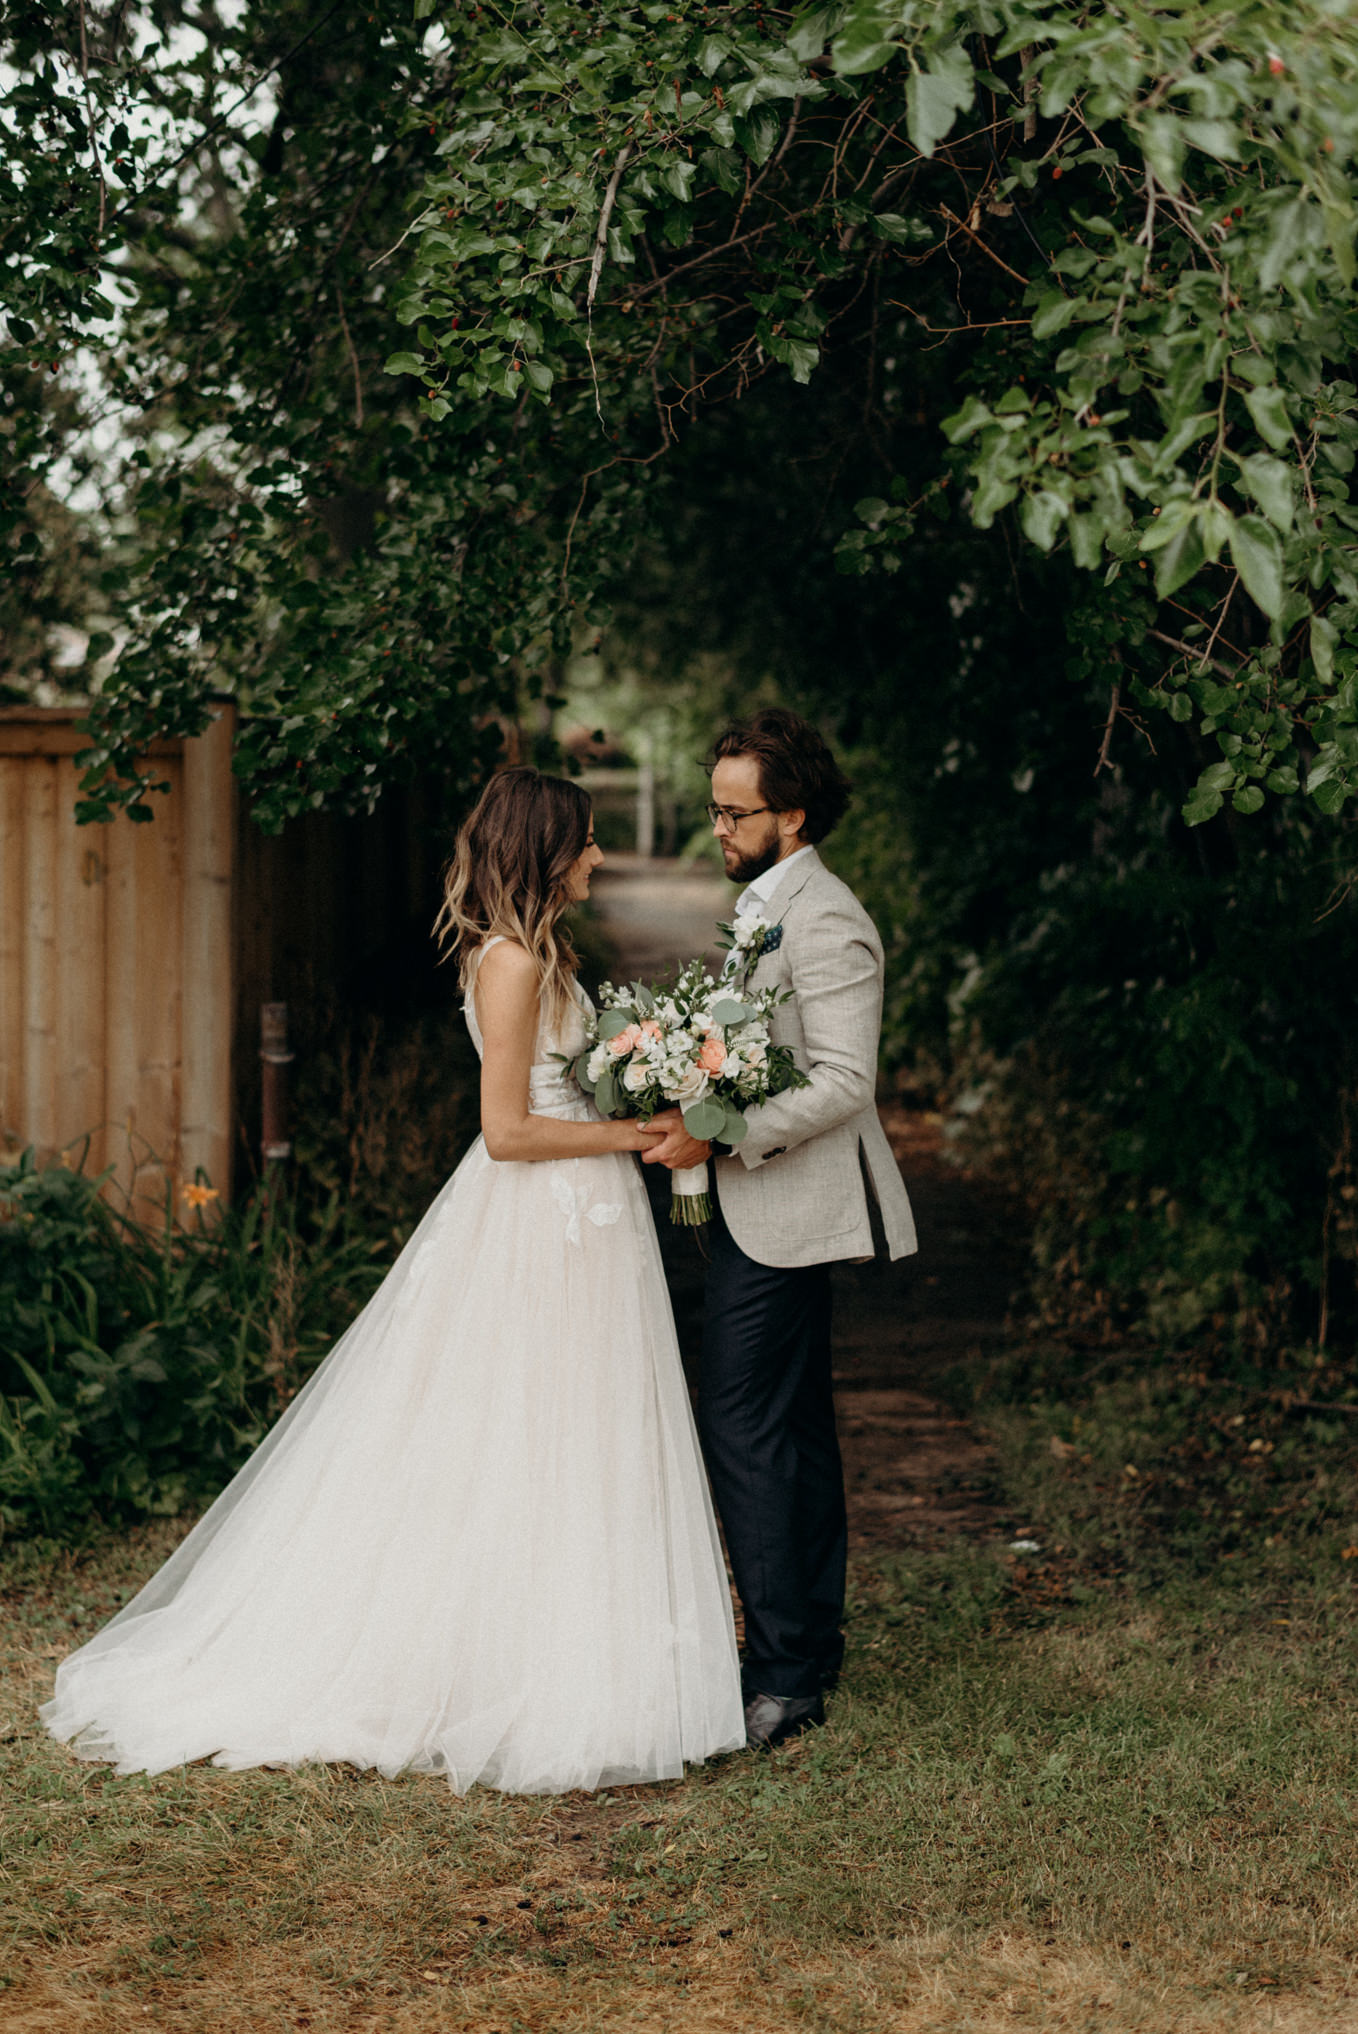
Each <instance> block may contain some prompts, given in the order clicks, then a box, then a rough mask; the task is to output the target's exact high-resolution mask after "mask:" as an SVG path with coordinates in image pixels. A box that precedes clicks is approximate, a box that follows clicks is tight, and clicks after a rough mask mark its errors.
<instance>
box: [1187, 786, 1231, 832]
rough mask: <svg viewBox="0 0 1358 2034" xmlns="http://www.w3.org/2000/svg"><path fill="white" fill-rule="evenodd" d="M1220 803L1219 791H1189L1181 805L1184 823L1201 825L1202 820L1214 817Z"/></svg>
mask: <svg viewBox="0 0 1358 2034" xmlns="http://www.w3.org/2000/svg"><path fill="white" fill-rule="evenodd" d="M1221 804H1222V800H1221V793H1220V792H1219V791H1203V790H1195V791H1190V793H1189V795H1188V797H1187V798H1186V799H1185V801H1184V804H1183V807H1182V811H1183V821H1184V825H1185V826H1201V825H1202V823H1203V821H1204V820H1207V819H1213V818H1215V816H1216V814H1217V813H1218V812H1220V810H1221Z"/></svg>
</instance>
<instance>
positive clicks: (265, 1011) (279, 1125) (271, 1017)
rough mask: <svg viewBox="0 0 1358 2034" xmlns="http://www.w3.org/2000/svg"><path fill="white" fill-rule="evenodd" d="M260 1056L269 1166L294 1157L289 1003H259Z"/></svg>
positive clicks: (263, 1129) (263, 1145)
mask: <svg viewBox="0 0 1358 2034" xmlns="http://www.w3.org/2000/svg"><path fill="white" fill-rule="evenodd" d="M259 1057H260V1061H261V1063H262V1073H261V1090H262V1093H261V1108H260V1116H261V1118H262V1121H261V1125H260V1128H261V1133H262V1134H261V1137H260V1147H261V1151H262V1154H263V1158H264V1164H265V1166H266V1168H267V1167H268V1166H270V1165H274V1164H277V1163H278V1162H279V1161H281V1160H282V1159H285V1158H291V1156H292V1144H291V1141H290V1140H289V1138H288V1135H287V1129H288V1071H287V1070H288V1066H289V1064H290V1062H291V1060H292V1058H293V1054H292V1053H290V1052H289V1051H288V1006H287V1004H286V1003H261V1004H260V1006H259Z"/></svg>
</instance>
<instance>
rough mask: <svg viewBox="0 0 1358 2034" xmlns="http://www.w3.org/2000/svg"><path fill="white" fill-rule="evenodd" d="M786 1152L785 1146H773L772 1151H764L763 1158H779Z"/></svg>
mask: <svg viewBox="0 0 1358 2034" xmlns="http://www.w3.org/2000/svg"><path fill="white" fill-rule="evenodd" d="M786 1150H787V1146H786V1144H775V1145H774V1147H773V1149H772V1151H766V1152H765V1153H764V1156H765V1158H781V1157H782V1155H783V1153H784V1152H785V1151H786Z"/></svg>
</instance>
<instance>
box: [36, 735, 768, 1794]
mask: <svg viewBox="0 0 1358 2034" xmlns="http://www.w3.org/2000/svg"><path fill="white" fill-rule="evenodd" d="M602 859H603V857H602V855H601V853H600V851H599V849H598V848H597V847H596V846H595V845H594V836H593V832H592V829H591V824H590V808H589V802H588V800H587V798H586V796H585V794H584V792H583V791H582V790H581V789H580V788H579V786H578V785H575V784H572V783H570V782H568V781H566V780H564V779H561V778H555V777H546V776H542V775H540V774H539V773H538V772H537V771H536V770H530V769H508V770H504V771H502V772H501V773H500V774H499V775H498V776H496V777H494V778H493V779H492V780H491V782H490V785H489V786H488V788H487V790H486V792H485V794H484V796H483V797H482V799H481V801H480V803H479V804H478V806H477V807H476V810H475V811H474V812H473V813H472V815H471V817H470V819H469V820H468V821H467V823H466V825H465V826H464V827H463V829H462V832H461V834H460V835H459V837H458V842H457V849H456V853H455V856H454V860H453V863H452V865H451V868H450V871H449V875H448V882H447V891H446V896H445V900H444V905H443V909H442V912H441V913H440V917H439V926H438V928H437V929H438V930H439V931H441V933H442V934H443V936H444V937H445V938H446V939H448V940H449V941H450V942H451V943H452V944H453V945H454V947H455V949H456V951H457V954H458V957H459V961H460V966H461V975H462V984H463V990H464V994H465V998H466V1017H467V1023H468V1026H469V1028H470V1030H471V1034H472V1038H473V1040H474V1041H475V1043H476V1047H477V1050H478V1052H479V1053H480V1055H481V1062H482V1065H481V1125H482V1132H483V1135H482V1136H481V1137H479V1138H478V1139H477V1141H476V1143H475V1144H474V1145H473V1146H472V1148H471V1150H470V1151H469V1152H468V1154H467V1156H466V1157H465V1158H464V1159H463V1161H462V1163H461V1165H460V1166H459V1167H458V1169H457V1171H456V1172H455V1173H454V1174H453V1177H452V1178H451V1180H449V1182H448V1184H447V1186H446V1187H444V1189H443V1190H442V1192H441V1193H440V1194H439V1196H438V1198H437V1199H436V1200H435V1202H434V1204H433V1206H432V1207H431V1208H430V1210H429V1212H428V1214H427V1215H426V1216H425V1217H424V1220H423V1221H422V1222H421V1224H420V1226H419V1228H418V1229H417V1230H416V1231H415V1233H414V1235H413V1236H412V1237H411V1239H410V1241H409V1243H408V1244H407V1245H406V1248H405V1249H404V1251H403V1252H402V1253H401V1256H400V1257H399V1258H398V1260H397V1262H396V1263H395V1265H394V1266H393V1267H392V1269H391V1271H390V1273H389V1274H388V1276H387V1278H386V1280H385V1281H384V1283H383V1284H382V1286H381V1287H380V1289H379V1290H378V1292H377V1293H376V1294H375V1295H374V1296H373V1298H372V1300H371V1301H370V1302H369V1303H368V1305H367V1306H366V1307H365V1309H364V1310H363V1312H362V1313H361V1314H360V1315H359V1317H358V1319H357V1320H356V1321H355V1322H354V1323H353V1325H352V1326H351V1327H350V1328H349V1329H348V1330H347V1332H346V1333H345V1334H344V1335H343V1336H342V1337H341V1339H340V1340H339V1342H338V1343H337V1344H336V1345H335V1347H334V1349H333V1350H332V1351H331V1352H330V1354H329V1355H328V1356H327V1357H326V1359H325V1361H324V1363H322V1365H321V1366H320V1368H319V1369H318V1370H317V1372H316V1373H315V1375H314V1376H313V1377H312V1378H311V1380H310V1382H309V1383H308V1384H307V1385H306V1386H305V1388H304V1389H303V1390H302V1391H301V1392H300V1393H299V1394H298V1396H297V1398H296V1399H294V1401H293V1403H292V1404H291V1405H290V1406H289V1408H288V1410H287V1411H286V1412H285V1413H284V1415H283V1417H282V1418H281V1419H280V1420H279V1421H278V1424H277V1425H276V1426H275V1427H274V1429H273V1431H272V1432H271V1433H270V1434H269V1435H268V1437H267V1438H266V1439H265V1440H264V1442H263V1443H262V1444H261V1446H260V1447H259V1448H258V1450H257V1451H256V1452H255V1454H254V1455H253V1456H252V1457H251V1459H250V1461H249V1462H247V1463H246V1465H245V1467H244V1468H243V1469H242V1470H241V1471H240V1473H239V1475H238V1476H236V1477H235V1479H234V1480H233V1481H232V1482H231V1483H230V1484H229V1485H228V1486H227V1488H226V1489H225V1490H224V1491H223V1492H222V1494H221V1496H220V1497H219V1498H218V1499H217V1501H216V1503H215V1504H213V1506H212V1507H211V1509H210V1510H209V1511H208V1512H207V1513H206V1514H205V1516H204V1517H203V1518H202V1519H201V1520H200V1522H199V1523H198V1524H197V1525H196V1526H195V1527H194V1529H193V1531H192V1532H190V1534H189V1535H188V1537H187V1539H185V1540H184V1542H183V1544H182V1545H181V1546H180V1547H179V1548H178V1550H177V1551H176V1552H175V1553H174V1554H173V1555H172V1556H171V1558H170V1559H169V1560H168V1561H167V1562H166V1564H165V1566H164V1567H163V1568H162V1569H161V1570H160V1572H159V1573H158V1574H157V1575H156V1576H155V1577H154V1578H153V1579H152V1580H151V1581H150V1582H149V1583H148V1584H147V1586H146V1587H145V1588H144V1589H143V1590H142V1591H141V1593H140V1595H138V1596H137V1597H135V1598H134V1599H133V1601H132V1602H131V1603H129V1604H128V1605H127V1606H126V1608H125V1609H123V1610H122V1611H120V1612H119V1613H118V1615H117V1616H116V1617H115V1618H114V1619H113V1620H112V1622H111V1623H110V1624H108V1625H107V1626H105V1628H104V1629H103V1630H102V1631H101V1632H100V1633H99V1634H98V1635H97V1636H96V1637H95V1638H93V1639H91V1640H90V1642H89V1643H88V1644H87V1645H84V1646H82V1647H81V1648H80V1650H79V1651H78V1652H76V1653H73V1654H72V1655H71V1657H70V1658H69V1659H67V1660H65V1661H64V1662H63V1663H62V1665H61V1667H60V1668H59V1670H58V1672H57V1678H56V1690H55V1693H54V1696H53V1699H52V1700H51V1701H50V1702H49V1703H47V1704H46V1705H45V1707H44V1708H43V1711H42V1716H43V1721H44V1722H45V1723H46V1725H47V1728H48V1729H49V1730H50V1731H51V1732H52V1734H53V1736H55V1737H57V1738H59V1739H61V1740H63V1741H65V1742H69V1743H70V1744H71V1745H72V1746H73V1748H74V1749H75V1751H76V1752H78V1753H79V1755H80V1756H81V1757H83V1758H90V1759H103V1760H109V1761H112V1762H114V1763H116V1765H117V1767H118V1770H119V1771H120V1772H125V1773H126V1772H136V1771H146V1772H160V1771H163V1770H165V1768H167V1767H170V1766H177V1765H180V1764H183V1763H185V1762H186V1761H188V1760H193V1759H204V1758H209V1759H211V1760H212V1761H213V1763H214V1764H216V1765H219V1766H227V1767H245V1766H259V1765H283V1766H291V1765H297V1764H300V1763H302V1762H303V1761H306V1760H345V1761H347V1762H348V1763H350V1764H352V1765H355V1766H364V1767H376V1768H377V1770H378V1771H379V1772H381V1773H384V1774H386V1775H388V1776H391V1775H394V1774H396V1773H399V1772H410V1771H413V1772H431V1773H433V1772H436V1773H443V1774H445V1775H446V1777H447V1779H448V1781H449V1784H450V1785H451V1786H452V1787H453V1788H454V1790H455V1791H456V1792H458V1793H463V1792H465V1790H466V1789H467V1788H468V1787H470V1786H471V1785H472V1784H473V1782H475V1781H480V1782H482V1783H483V1784H485V1785H487V1786H493V1787H500V1788H503V1789H505V1790H507V1791H509V1792H512V1793H558V1792H565V1791H566V1790H567V1789H569V1788H573V1787H586V1788H589V1787H599V1786H610V1785H618V1784H625V1783H627V1782H632V1781H644V1780H659V1779H670V1778H674V1777H676V1776H678V1775H679V1774H680V1773H682V1771H683V1767H684V1762H685V1761H686V1760H700V1759H704V1758H707V1757H710V1756H711V1755H713V1754H715V1753H718V1752H723V1751H730V1750H732V1749H734V1748H735V1747H736V1746H738V1745H742V1744H743V1743H744V1741H745V1727H744V1719H743V1710H742V1705H741V1695H740V1678H739V1670H738V1667H737V1662H736V1647H735V1636H734V1631H733V1628H732V1621H731V1606H730V1597H729V1594H728V1591H727V1586H726V1576H725V1569H724V1567H723V1564H722V1559H721V1553H720V1549H719V1546H718V1542H717V1536H716V1530H715V1526H714V1524H713V1516H712V1507H711V1502H710V1499H709V1497H708V1491H707V1484H706V1480H705V1478H704V1474H703V1470H702V1466H701V1462H700V1459H699V1455H698V1448H697V1442H696V1439H695V1435H694V1428H693V1420H692V1415H691V1413H690V1409H689V1402H688V1395H687V1392H686V1390H685V1386H684V1380H683V1374H682V1372H681V1370H680V1365H679V1353H678V1347H677V1344H676V1341H675V1335H674V1325H673V1319H672V1316H671V1313H670V1307H669V1300H668V1296H667V1293H666V1290H665V1286H664V1282H663V1277H662V1272H661V1267H660V1257H659V1251H658V1248H657V1244H656V1240H655V1234H654V1231H653V1228H652V1225H651V1217H650V1212H649V1209H648V1206H647V1201H646V1195H645V1192H644V1190H643V1187H642V1184H641V1181H640V1178H639V1177H638V1174H637V1169H636V1166H635V1163H634V1161H633V1159H632V1157H631V1156H630V1154H631V1153H633V1152H635V1151H639V1150H641V1149H643V1148H645V1147H646V1146H647V1144H648V1143H649V1142H650V1141H652V1133H649V1132H647V1131H645V1130H642V1129H641V1128H640V1127H639V1126H638V1125H637V1124H635V1123H631V1122H605V1121H602V1120H600V1118H599V1117H598V1116H597V1115H596V1113H595V1111H594V1109H593V1107H592V1105H591V1104H590V1103H589V1102H588V1101H586V1099H585V1098H584V1096H583V1095H582V1094H581V1092H580V1090H579V1089H578V1087H577V1086H576V1085H575V1082H574V1080H573V1079H572V1077H571V1075H570V1073H569V1071H568V1065H567V1063H563V1061H562V1060H561V1059H559V1058H558V1057H557V1056H556V1055H558V1054H566V1055H569V1056H570V1058H571V1059H573V1058H574V1056H575V1055H576V1054H577V1053H578V1052H579V1051H580V1049H581V1048H582V1046H583V1043H584V1039H583V1029H582V1023H581V1009H582V1004H583V1001H584V998H583V992H582V991H581V990H580V989H579V987H578V985H577V983H576V980H575V966H576V963H575V957H574V954H573V953H572V950H571V947H570V944H569V941H568V939H567V938H566V936H565V933H564V929H563V927H562V923H561V920H562V914H563V913H564V912H565V911H566V909H567V908H568V906H569V905H570V904H572V903H578V902H580V901H581V900H582V899H583V898H584V897H586V896H587V895H588V891H589V880H590V876H591V874H592V873H593V870H594V869H595V868H596V867H597V866H598V864H599V862H600V861H601V860H602Z"/></svg>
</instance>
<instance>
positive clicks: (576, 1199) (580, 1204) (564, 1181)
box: [552, 1159, 622, 1245]
mask: <svg viewBox="0 0 1358 2034" xmlns="http://www.w3.org/2000/svg"><path fill="white" fill-rule="evenodd" d="M579 1162H580V1161H579V1160H578V1159H576V1160H574V1161H572V1164H573V1165H575V1166H578V1164H579ZM552 1199H553V1200H554V1201H555V1202H556V1204H557V1206H558V1208H560V1210H561V1212H562V1214H563V1215H564V1216H565V1217H566V1241H567V1242H568V1243H575V1244H577V1245H578V1244H579V1241H580V1220H581V1217H582V1216H583V1217H584V1219H585V1221H587V1222H592V1223H593V1224H594V1227H595V1228H596V1229H608V1228H611V1227H612V1225H613V1223H614V1222H617V1221H620V1220H621V1218H622V1202H621V1201H593V1202H591V1200H590V1194H589V1188H588V1187H587V1186H574V1185H572V1183H571V1181H570V1180H569V1179H568V1178H567V1177H566V1174H565V1172H564V1170H560V1171H554V1174H553V1178H552Z"/></svg>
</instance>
